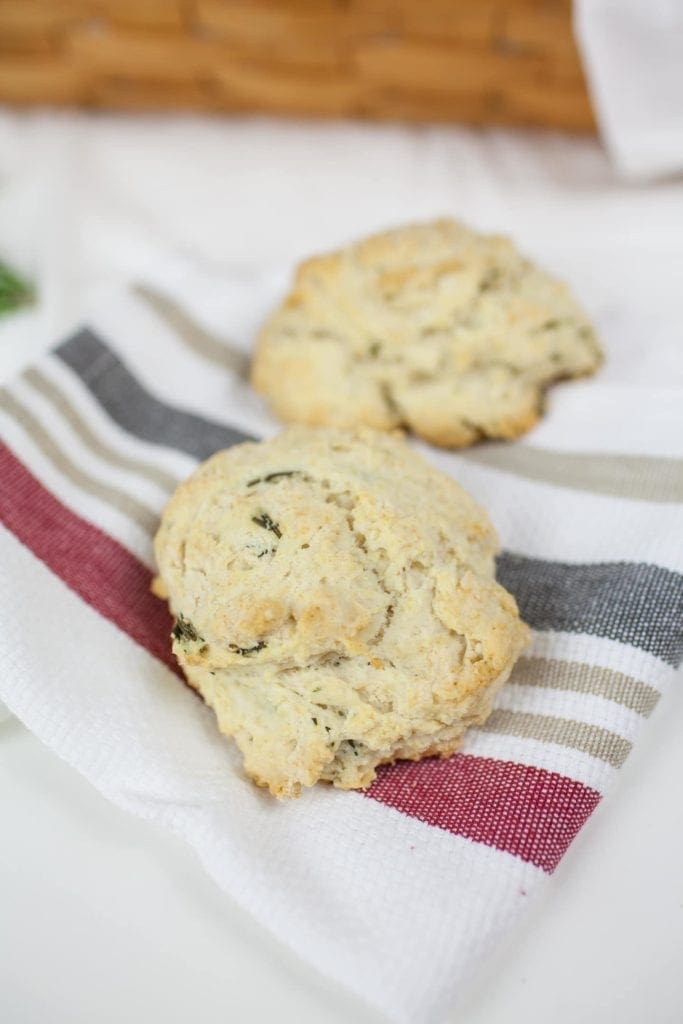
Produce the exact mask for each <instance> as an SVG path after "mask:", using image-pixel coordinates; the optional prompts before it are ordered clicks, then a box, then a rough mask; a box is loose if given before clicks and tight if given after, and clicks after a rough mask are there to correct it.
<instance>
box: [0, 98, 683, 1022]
mask: <svg viewBox="0 0 683 1024" xmlns="http://www.w3.org/2000/svg"><path fill="white" fill-rule="evenodd" d="M439 213H448V214H454V215H456V216H460V217H463V218H464V219H467V220H469V221H470V222H471V223H473V224H474V225H475V226H479V227H483V228H487V229H494V230H504V231H510V232H512V233H513V234H514V235H515V237H516V238H517V240H518V241H519V243H520V244H521V245H522V247H523V248H524V249H525V250H526V251H527V252H529V253H530V254H531V255H534V256H536V257H538V258H540V259H543V261H544V262H545V263H546V264H547V265H548V266H550V267H551V268H553V269H555V270H556V271H558V272H559V273H561V274H562V275H563V276H565V277H566V278H568V279H569V280H570V281H571V282H572V284H573V285H574V287H575V289H576V290H577V292H578V293H579V294H580V296H581V298H582V299H583V301H584V302H585V304H586V306H587V307H588V309H589V311H590V312H591V313H592V315H593V316H594V317H595V318H596V320H597V321H598V325H599V327H600V328H601V329H602V335H603V339H604V341H605V344H606V347H607V349H608V356H609V359H608V362H607V365H606V367H605V370H604V371H603V372H604V374H605V379H606V380H610V381H612V382H614V383H615V384H619V383H620V382H621V380H622V378H621V376H620V360H619V356H620V352H621V351H623V349H624V348H625V347H628V348H630V349H633V348H634V347H638V348H639V349H644V350H646V351H647V353H648V358H644V359H643V358H641V359H640V361H639V363H640V366H641V368H642V373H643V375H644V376H645V377H646V378H647V380H648V383H651V384H652V385H653V386H656V387H663V388H664V387H666V386H667V384H669V383H671V382H673V380H674V379H675V380H677V381H679V382H680V380H681V378H682V377H683V356H681V349H682V335H683V314H682V312H681V309H682V306H681V288H682V286H683V243H682V242H681V228H682V227H683V185H682V184H681V182H680V181H668V182H663V183H661V184H659V185H656V186H637V187H636V186H633V185H623V184H619V183H618V182H616V181H615V180H614V178H613V175H612V172H611V170H610V168H609V165H608V163H607V161H606V160H605V158H604V156H603V154H602V152H601V150H600V148H599V146H598V144H597V143H594V142H593V141H591V140H577V139H569V138H562V137H559V136H553V135H544V136H533V135H525V134H521V133H520V134H512V133H506V132H487V133H483V134H478V133H474V132H470V131H467V130H464V129H461V130H456V129H431V128H418V129H404V128H372V127H363V126H359V127H340V126H324V125H317V124H311V125H283V124H272V123H270V122H267V121H262V120H245V121H222V120H218V119H197V120H189V119H177V118H164V119H162V118H159V119H127V118H103V119H100V120H90V119H85V118H80V117H74V116H64V117H50V116H47V115H10V114H1V113H0V256H5V257H7V258H11V259H12V260H13V261H14V262H15V263H16V264H18V265H19V266H20V267H21V268H22V269H23V270H24V271H25V272H27V273H28V274H29V275H30V276H31V277H32V278H33V279H34V280H36V281H37V283H38V287H39V293H40V299H41V301H40V305H39V306H38V308H37V309H36V310H34V311H32V312H30V313H26V314H22V315H20V316H17V317H13V318H8V319H7V320H5V321H4V322H3V323H2V324H1V325H0V374H1V375H2V376H5V377H6V376H8V375H9V374H10V373H11V372H13V371H14V370H16V369H18V368H19V367H20V366H21V365H23V364H24V363H26V362H28V361H29V360H30V359H31V358H32V357H33V356H34V355H35V354H37V353H38V352H39V351H41V350H42V349H44V348H45V347H47V346H48V345H50V344H51V343H53V342H54V341H55V339H56V338H57V337H58V336H59V335H60V334H62V333H64V332H66V331H68V330H69V329H71V327H73V326H74V324H75V323H77V322H78V320H79V319H80V318H81V317H82V316H84V315H85V313H86V311H87V309H88V308H90V307H91V305H92V304H93V303H96V302H97V301H98V300H100V299H101V298H103V297H106V295H107V294H109V293H110V292H111V291H113V290H114V289H115V288H116V287H118V286H119V285H120V283H122V282H125V281H127V280H130V279H136V278H141V277H147V278H149V279H152V280H155V281H158V282H162V283H163V282H164V281H165V282H166V283H167V285H168V286H169V287H171V286H172V285H173V282H175V281H179V280H180V279H181V278H184V277H186V276H187V275H188V274H189V275H191V274H193V273H197V274H200V275H207V274H209V275H212V276H218V277H220V275H221V273H225V272H228V271H234V270H235V269H244V270H247V271H248V270H250V269H257V268H261V267H263V266H275V265H281V264H282V263H283V262H284V263H288V262H291V261H293V260H295V259H297V258H299V257H300V256H302V255H304V254H306V253H308V252H310V251H315V250H316V249H318V248H321V247H322V248H324V247H328V246H332V245H337V244H339V243H341V242H344V241H346V240H347V239H349V238H351V237H353V236H354V235H355V234H360V233H364V232H366V231H368V230H370V229H373V228H376V227H383V226H387V225H391V224H393V223H400V222H403V221H406V220H413V219H419V218H422V217H426V216H431V215H434V214H439ZM195 313H196V315H198V316H200V317H203V318H204V320H205V322H206V324H207V326H210V327H212V328H213V329H215V330H220V331H223V332H225V333H226V334H228V333H229V325H224V324H219V323H214V322H212V313H211V310H206V309H204V310H202V309H201V308H198V309H196V310H195ZM634 414H637V410H636V411H634ZM0 670H1V668H0ZM682 723H683V692H682V691H681V689H680V685H679V689H678V692H675V693H670V694H669V695H668V697H667V698H666V700H665V701H664V702H663V703H662V704H661V705H660V707H659V708H658V709H657V711H656V712H655V714H654V715H653V718H652V720H651V723H650V726H649V728H648V730H647V731H646V733H645V737H644V739H643V741H642V742H641V743H640V745H639V746H638V748H637V749H636V751H635V752H634V753H633V754H632V755H631V757H630V758H629V760H628V762H627V763H626V766H625V768H624V769H623V771H622V776H621V779H620V784H619V788H618V790H617V792H616V793H615V794H613V795H612V796H611V797H610V798H609V799H608V800H607V801H606V802H605V803H604V804H603V806H601V807H600V808H598V811H597V812H596V813H595V814H594V816H593V818H592V819H591V821H590V822H589V824H588V826H587V827H586V828H585V829H584V831H583V832H582V834H581V835H580V837H579V839H578V840H577V842H576V843H575V844H574V846H573V847H572V849H571V850H570V852H569V854H568V855H567V857H566V858H565V860H564V861H563V863H562V864H561V866H560V868H559V869H558V871H557V872H556V874H555V876H554V880H553V884H552V886H551V887H550V889H549V890H548V893H547V894H546V896H545V898H544V900H543V903H542V904H541V905H540V906H537V907H536V908H535V910H534V911H533V912H532V914H531V916H530V918H529V920H528V921H527V923H526V926H525V927H524V928H523V929H522V930H521V931H520V932H519V933H517V935H516V936H514V937H513V939H512V940H511V941H510V943H509V944H508V946H507V948H506V949H503V950H501V951H500V953H499V955H498V957H497V958H496V959H495V961H494V962H490V963H489V965H488V967H487V968H486V970H485V972H484V973H483V975H482V976H481V978H480V979H479V981H478V982H477V984H475V985H474V986H473V987H472V989H471V990H470V992H468V993H466V994H465V998H464V1003H463V1006H462V1008H461V1010H460V1011H459V1012H458V1013H457V1014H456V1015H455V1016H454V1017H453V1021H460V1022H463V1024H484V1022H486V1024H503V1022H505V1024H511V1022H512V1024H515V1022H517V1021H520V1022H521V1021H522V1020H523V1021H524V1022H525V1024H536V1022H538V1024H541V1022H543V1024H545V1022H546V1021H548V1020H553V1021H554V1022H556V1024H569V1022H570V1021H571V1022H572V1024H573V1022H575V1021H577V1020H580V1021H593V1020H596V1021H597V1020H600V1021H612V1020H615V1021H616V1020H619V1021H620V1024H636V1022H637V1024H641V1022H642V1021H643V1020H645V1019H646V1020H648V1022H650V1024H678V1022H679V1021H681V1020H682V1019H683V975H682V972H681V961H682V959H683V875H682V873H681V870H680V865H681V864H682V863H683V801H682V800H681V785H682V783H683V744H682V743H681V742H680V731H681V724H682ZM0 807H2V815H3V817H2V842H0V908H1V910H0V1017H1V1019H2V1021H3V1024H4V1022H7V1024H29V1022H30V1024H33V1022H36V1024H37V1022H41V1024H43V1022H49V1024H62V1022H63V1024H67V1022H68V1024H81V1022H83V1024H85V1022H86V1021H87V1022H88V1024H92V1022H97V1024H100V1022H101V1024H107V1022H110V1021H111V1022H119V1021H122V1020H126V1021H128V1022H131V1024H137V1022H138V1021H139V1022H142V1021H145V1022H150V1021H151V1022H154V1024H156V1022H157V1021H164V1024H175V1022H176V1021H178V1022H180V1021H186V1020H187V1019H188V1018H191V1019H197V1020H200V1021H201V1022H202V1024H212V1022H214V1021H216V1022H218V1021H221V1022H224V1021H231V1020H234V1021H240V1022H241V1021H248V1022H252V1021H253V1022H256V1024H259V1022H261V1021H263V1022H265V1021H270V1020H272V1019H273V1018H274V1017H277V1019H278V1020H279V1021H282V1022H283V1024H288V1022H290V1021H291V1022H292V1024H294V1022H297V1024H308V1022H311V1024H312V1022H314V1021H315V1022H316V1024H340V1022H342V1021H350V1020H353V1021H354V1022H355V1021H358V1022H360V1024H363V1022H367V1024H371V1022H373V1021H375V1022H377V1021H379V1018H378V1017H377V1016H376V1015H375V1014H374V1013H373V1012H372V1011H370V1010H366V1009H365V1008H364V1007H362V1006H360V1005H359V1004H358V1003H357V1002H356V1001H355V1000H354V999H353V998H352V997H351V996H349V995H347V994H346V993H345V992H343V991H341V990H339V989H338V988H332V987H330V986H329V985H328V984H327V983H326V982H325V981H324V980H323V979H321V978H320V977H318V976H317V975H315V974H314V973H313V972H312V971H310V970H309V969H307V968H306V967H305V966H304V965H303V964H301V963H300V962H298V961H297V960H295V959H294V958H293V957H292V956H291V954H289V953H288V952H287V951H286V950H284V949H283V948H281V947H280V946H279V945H278V944H276V943H275V942H274V941H273V940H272V939H270V938H269V936H268V935H266V934H265V933H264V932H263V931H261V930H260V929H259V928H258V927H257V926H256V925H255V924H254V923H253V922H252V921H250V919H249V918H248V917H246V916H245V915H244V914H242V913H241V912H240V911H238V910H237V909H236V908H235V907H234V906H232V905H231V904H230V902H229V901H228V899H227V897H225V896H224V895H223V894H222V893H221V892H220V891H218V890H217V889H216V887H215V886H214V885H213V883H212V882H211V881H210V880H209V879H208V878H207V877H206V876H205V875H204V874H203V872H202V870H201V868H200V867H199V865H198V864H197V863H196V861H195V859H194V857H193V855H192V854H191V853H190V852H189V851H188V850H187V849H186V848H184V847H183V846H182V845H181V844H180V843H179V841H177V840H175V839H173V838H172V837H170V836H168V835H167V834H165V833H162V832H160V831H158V830H156V829H155V828H153V827H152V826H150V825H149V824H146V823H143V822H140V821H137V820H134V819H132V818H129V817H127V816H126V815H124V814H123V813H122V812H120V811H118V810H117V809H115V808H114V807H112V806H111V805H110V804H108V803H107V802H106V801H105V800H104V798H102V797H101V796H100V795H99V794H98V793H96V792H95V791H94V790H93V789H91V788H90V787H89V786H88V785H87V784H86V783H85V782H84V781H83V780H82V779H81V778H80V777H79V776H78V775H77V774H76V773H75V772H74V771H73V770H72V769H70V768H68V767H67V766H66V765H64V764H62V763H61V762H59V761H58V760H57V759H56V758H55V757H54V755H52V754H51V753H49V752H48V751H47V750H46V749H45V748H43V747H42V746H41V745H40V744H39V743H38V742H37V741H36V740H35V739H34V738H33V737H32V736H30V735H29V734H28V733H27V732H26V730H25V729H24V728H23V727H22V726H21V725H19V723H17V722H16V721H14V720H10V721H8V722H5V723H2V724H0ZM274 884H276V883H275V882H274Z"/></svg>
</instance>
